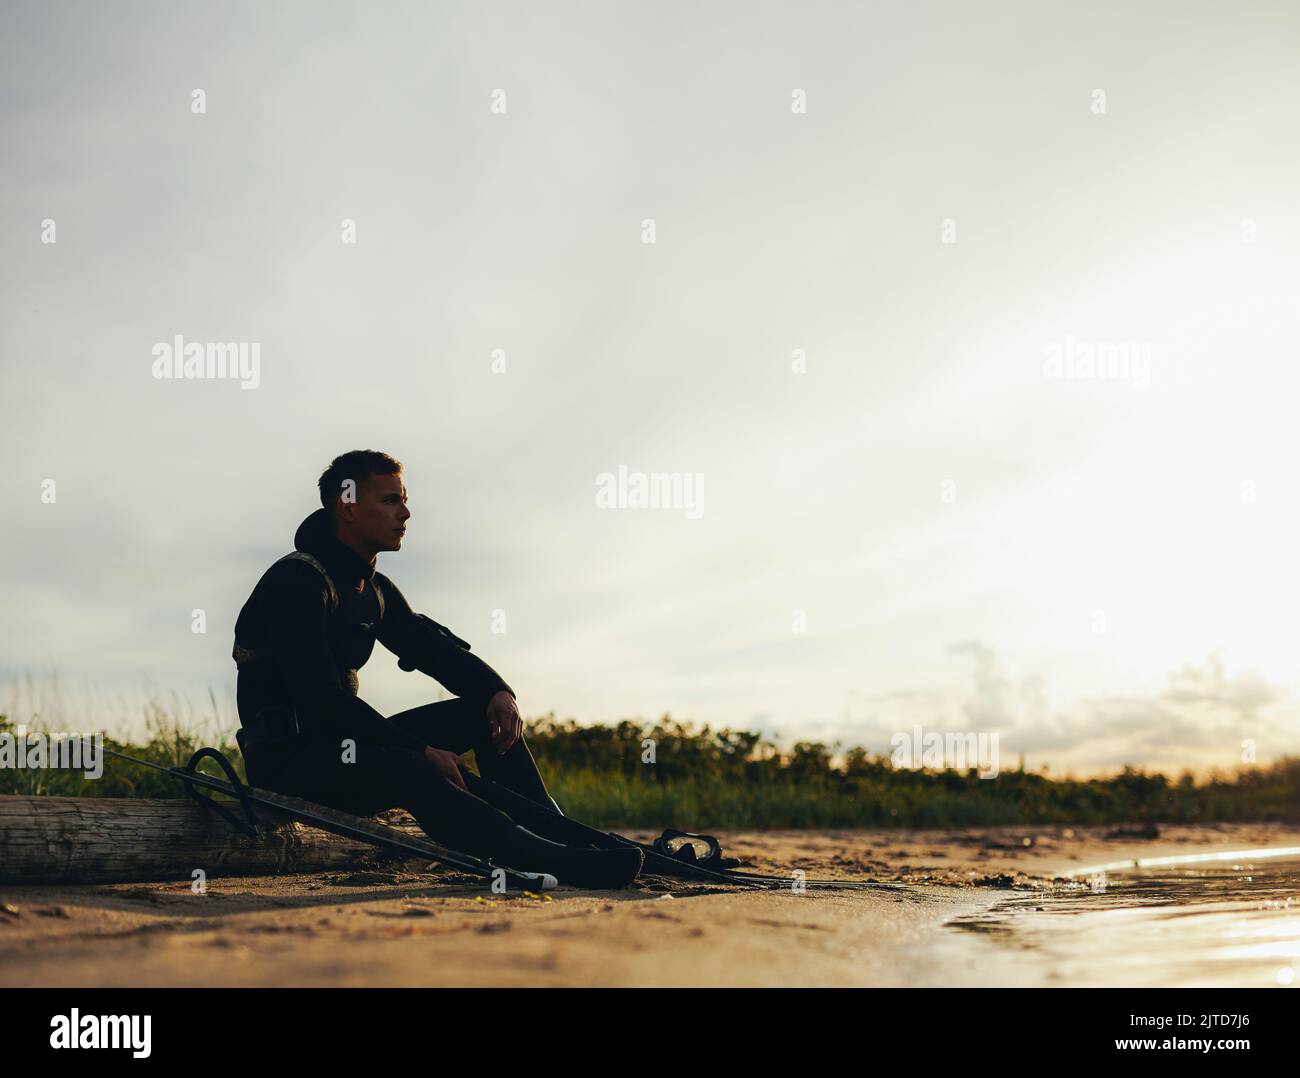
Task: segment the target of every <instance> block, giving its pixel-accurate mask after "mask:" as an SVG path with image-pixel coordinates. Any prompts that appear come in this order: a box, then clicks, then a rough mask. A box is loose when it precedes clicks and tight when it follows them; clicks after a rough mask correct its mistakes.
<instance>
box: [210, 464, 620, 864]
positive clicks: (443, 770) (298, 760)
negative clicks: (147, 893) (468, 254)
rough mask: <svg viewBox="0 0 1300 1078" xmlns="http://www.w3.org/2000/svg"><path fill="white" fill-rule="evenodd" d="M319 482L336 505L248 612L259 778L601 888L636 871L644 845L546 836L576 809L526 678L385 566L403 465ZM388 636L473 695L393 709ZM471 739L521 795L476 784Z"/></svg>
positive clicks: (305, 526) (405, 653)
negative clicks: (383, 706) (531, 714)
mask: <svg viewBox="0 0 1300 1078" xmlns="http://www.w3.org/2000/svg"><path fill="white" fill-rule="evenodd" d="M319 487H320V496H321V504H322V506H323V508H321V509H318V510H316V511H315V512H314V513H312V514H311V515H310V516H308V517H307V518H306V519H305V520H304V521H303V522H302V524H301V525H299V527H298V531H297V534H296V535H295V536H294V547H295V550H294V551H293V553H291V554H288V555H286V556H285V557H283V558H281V559H280V560H279V561H277V562H276V563H275V564H274V565H272V566H271V568H270V569H268V570H267V571H266V573H265V574H263V576H262V579H261V580H260V581H259V582H258V584H257V586H256V587H255V588H254V589H253V593H252V595H250V596H249V598H248V601H247V602H246V603H245V604H244V607H243V609H242V610H241V611H240V614H239V618H238V620H237V621H236V623H235V648H234V658H235V662H236V664H237V665H238V668H239V682H238V696H237V699H238V706H239V719H240V725H241V726H242V729H241V730H240V731H239V733H238V734H237V739H238V741H239V746H240V749H241V750H242V751H243V753H244V759H245V763H246V765H247V769H248V777H249V782H250V783H252V785H254V786H261V787H264V788H267V789H271V790H277V791H279V792H281V793H285V794H290V795H293V796H295V797H301V798H304V799H305V800H308V801H315V802H318V803H320V804H324V805H331V806H333V807H335V808H338V809H340V810H342V811H345V812H351V813H355V814H357V815H363V816H368V815H372V814H373V813H375V812H378V811H380V810H382V809H386V808H393V807H401V808H405V809H408V810H409V811H410V812H411V813H412V814H413V815H414V816H415V818H416V820H417V821H418V822H419V824H420V826H421V827H422V828H423V829H424V830H425V831H426V832H427V833H428V834H429V835H430V836H432V837H433V838H435V839H437V840H438V841H440V842H443V843H445V844H446V845H448V846H453V847H455V848H457V849H460V850H463V851H466V852H469V853H474V854H478V855H479V856H484V857H491V858H493V859H495V860H496V861H497V862H498V863H500V864H503V865H507V866H509V867H511V868H518V869H525V870H531V871H547V872H552V873H554V874H555V875H556V876H558V877H559V878H560V879H561V880H562V881H566V882H572V883H577V884H580V885H586V886H620V885H622V884H624V883H627V882H629V881H630V879H631V878H632V877H634V876H635V875H636V872H637V870H638V869H639V868H640V861H641V857H640V853H639V852H638V851H636V850H594V849H585V848H584V849H576V848H570V847H566V846H564V845H561V844H559V843H556V842H552V841H550V840H549V839H548V838H546V837H543V835H542V834H537V833H535V831H541V832H543V834H546V833H549V834H551V835H556V836H562V835H564V834H565V833H566V831H565V829H564V827H563V823H565V822H567V821H565V820H564V817H563V816H560V815H559V814H558V811H559V810H558V808H557V807H556V806H555V803H554V801H553V800H552V799H551V798H550V796H549V795H548V793H547V791H546V784H545V783H544V782H543V781H542V777H541V774H540V773H539V771H538V769H537V764H536V762H535V761H534V760H533V756H532V753H531V752H530V751H529V749H528V745H527V743H526V742H525V740H524V736H523V722H522V720H521V718H520V715H519V709H518V707H517V705H516V703H515V695H514V690H512V689H511V688H510V686H509V685H507V684H506V682H505V680H504V679H503V678H502V677H501V675H500V674H498V673H497V672H496V671H495V670H493V669H492V667H490V666H489V665H488V664H487V663H485V662H484V661H483V660H482V659H480V658H478V657H477V656H476V655H473V654H471V652H470V645H469V644H467V643H466V642H465V641H463V640H461V639H460V638H459V637H457V636H456V635H455V634H453V633H452V632H451V631H450V630H449V629H447V628H445V627H444V626H442V625H439V624H438V623H437V622H434V621H432V620H431V619H429V618H427V617H425V616H424V615H422V614H416V613H414V612H413V611H412V610H411V607H410V604H408V603H407V601H406V599H405V597H404V596H403V595H402V593H401V592H400V591H398V589H397V587H396V585H394V584H393V582H392V581H391V580H389V579H388V577H386V576H385V575H384V574H383V573H380V572H377V571H376V569H375V559H376V555H378V554H379V552H380V551H384V550H390V551H395V550H400V549H401V545H402V538H403V536H404V535H405V532H406V523H407V521H408V520H409V519H410V517H411V513H410V510H409V509H408V508H407V505H406V487H405V484H404V483H403V482H402V466H401V464H400V463H399V462H398V461H396V460H394V459H393V458H392V457H390V456H388V455H387V454H386V453H380V452H377V451H374V450H354V451H352V452H350V453H345V454H343V455H342V456H340V457H337V458H336V459H335V460H334V461H333V463H331V464H330V466H329V467H328V468H327V469H326V470H325V472H324V473H323V474H322V475H321V477H320V482H319ZM376 640H378V641H379V642H380V643H381V644H383V645H384V646H385V647H386V648H388V649H389V650H390V651H392V652H394V653H395V654H396V655H397V656H398V658H399V664H400V665H401V666H402V668H403V669H406V670H412V669H418V670H420V671H422V672H423V673H425V674H428V675H429V676H430V677H432V678H435V679H436V680H437V681H439V682H441V683H442V684H443V685H444V686H446V687H447V688H448V689H449V690H450V691H451V692H453V693H455V694H456V696H457V698H456V699H455V700H446V701H442V702H440V703H434V704H428V705H425V706H423V707H417V708H414V709H412V710H410V711H404V712H402V713H400V714H398V715H393V716H391V717H389V718H386V717H385V716H383V715H381V714H380V713H379V712H378V711H376V710H375V709H374V708H372V707H371V706H370V705H369V704H367V703H366V702H365V701H364V700H362V699H361V698H360V697H359V696H358V695H357V692H358V687H359V682H358V677H357V671H358V669H359V668H360V667H361V666H363V665H364V664H365V662H366V660H367V659H369V658H370V654H371V652H372V651H373V649H374V646H375V641H376ZM470 749H473V750H474V755H475V758H476V760H477V761H478V766H479V770H480V772H481V773H482V776H483V778H485V779H491V780H492V781H493V782H495V783H498V784H499V785H500V786H503V787H506V788H507V789H508V790H509V791H513V794H514V795H515V796H512V797H510V798H509V799H508V801H507V800H503V796H502V795H495V796H494V795H493V794H492V793H491V792H490V790H489V788H488V787H486V786H484V784H482V783H481V782H479V781H477V780H476V778H475V776H474V775H473V774H472V772H470V771H469V770H468V769H467V768H466V767H465V765H464V764H463V762H462V761H461V759H460V756H461V754H463V753H466V752H468V751H469V750H470ZM471 790H474V791H477V792H478V793H480V794H483V795H484V796H482V797H480V796H476V793H475V792H471ZM485 797H493V799H494V800H497V801H498V802H501V803H503V804H509V806H510V808H511V812H512V814H513V816H514V817H515V819H512V818H511V816H507V815H506V814H505V813H504V812H503V811H501V808H499V807H496V806H495V805H493V804H491V803H489V802H488V800H485V799H484V798H485ZM520 822H527V823H528V825H529V827H531V828H533V829H534V830H525V829H524V828H523V827H521V826H519V823H520Z"/></svg>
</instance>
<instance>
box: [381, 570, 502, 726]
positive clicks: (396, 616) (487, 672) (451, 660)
mask: <svg viewBox="0 0 1300 1078" xmlns="http://www.w3.org/2000/svg"><path fill="white" fill-rule="evenodd" d="M375 576H376V577H377V578H378V579H379V582H380V585H379V586H380V587H381V588H383V589H384V616H383V619H382V620H381V621H380V623H379V642H380V643H381V644H383V645H384V647H386V648H387V649H388V650H389V651H391V652H392V653H393V654H394V655H396V656H397V657H398V659H399V660H401V663H400V665H401V666H402V668H403V669H405V670H411V669H415V670H419V671H420V672H421V673H423V674H428V675H429V677H431V678H433V679H434V680H435V681H438V682H441V683H442V684H443V685H444V686H445V687H446V688H447V689H448V690H449V691H451V692H452V693H454V694H455V695H456V696H459V697H461V698H462V699H466V700H473V701H475V702H478V703H481V705H482V707H483V708H484V710H486V709H487V705H488V701H489V700H491V699H492V697H493V696H495V695H496V694H497V693H499V692H508V693H509V694H510V695H511V696H514V694H515V691H514V689H512V688H511V687H510V686H509V685H507V684H506V682H505V679H504V678H503V677H502V676H501V675H500V674H498V673H497V672H496V671H495V670H493V669H492V667H490V666H488V664H487V663H485V662H484V661H483V660H482V659H480V658H479V657H478V656H477V655H471V654H470V651H469V645H468V644H467V643H465V641H463V640H461V639H459V637H457V636H455V635H454V634H453V633H452V632H451V631H450V630H449V629H446V628H444V627H443V626H441V625H439V624H438V623H437V622H435V621H433V620H431V619H430V618H427V617H425V616H424V615H423V614H417V613H415V612H414V611H413V610H412V609H411V604H410V603H408V602H407V601H406V597H405V596H404V595H403V594H402V593H401V592H400V591H399V590H398V589H397V585H396V584H394V583H393V582H392V581H391V580H389V579H388V578H387V577H386V576H383V575H382V574H379V573H376V574H375Z"/></svg>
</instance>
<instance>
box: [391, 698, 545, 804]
mask: <svg viewBox="0 0 1300 1078" xmlns="http://www.w3.org/2000/svg"><path fill="white" fill-rule="evenodd" d="M389 721H390V722H394V723H396V724H397V725H398V726H400V727H402V729H404V730H407V731H409V732H410V733H413V734H414V735H415V736H416V737H418V738H421V739H422V740H423V741H424V742H425V743H426V744H428V745H432V746H433V747H434V748H435V749H446V750H447V751H448V752H454V753H456V754H457V755H459V754H461V753H465V752H469V750H470V749H473V750H474V758H475V759H476V760H477V761H478V769H479V774H481V775H482V776H483V777H484V778H485V779H491V780H492V781H493V782H495V783H498V784H499V785H501V786H505V787H506V788H507V789H510V790H514V792H515V793H517V794H522V795H523V796H524V797H526V798H528V799H529V800H530V801H535V802H536V803H537V804H539V805H542V806H544V807H545V808H548V809H549V808H550V807H551V806H552V805H553V804H554V802H553V801H552V800H551V797H550V794H548V793H547V791H546V783H545V782H543V781H542V773H541V772H540V771H539V770H538V768H537V761H536V760H534V759H533V754H532V752H531V751H530V750H529V748H528V744H527V742H525V740H524V738H523V735H522V734H521V735H520V737H519V740H518V741H516V742H515V743H514V744H513V745H512V746H511V747H510V751H508V752H505V753H498V752H497V750H496V746H495V745H493V744H492V739H491V737H490V736H489V734H488V727H487V715H486V713H481V712H480V709H479V707H478V706H477V705H473V704H471V703H470V702H469V701H468V700H463V699H456V700H440V701H439V702H438V703H436V704H425V705H424V706H423V707H416V708H412V709H411V710H410V711H403V712H401V713H400V714H397V715H390V716H389Z"/></svg>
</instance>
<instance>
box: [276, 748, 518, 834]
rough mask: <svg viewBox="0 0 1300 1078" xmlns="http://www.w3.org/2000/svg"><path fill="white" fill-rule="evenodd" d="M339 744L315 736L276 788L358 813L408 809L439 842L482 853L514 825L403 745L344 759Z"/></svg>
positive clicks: (360, 752)
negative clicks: (350, 761)
mask: <svg viewBox="0 0 1300 1078" xmlns="http://www.w3.org/2000/svg"><path fill="white" fill-rule="evenodd" d="M341 757H342V751H341V749H340V747H339V745H338V743H337V742H336V741H335V740H334V739H333V738H330V737H318V738H315V739H313V740H312V741H311V742H310V743H309V744H308V745H307V746H306V747H305V748H304V749H303V750H302V751H301V752H299V753H297V754H296V755H295V756H293V757H292V758H291V759H290V760H289V761H288V762H287V763H286V764H285V765H284V767H283V768H281V769H280V770H279V772H278V773H276V774H275V775H274V776H273V777H272V779H271V780H270V782H269V783H268V787H269V788H270V789H272V790H276V791H279V792H280V793H283V794H288V795H289V796H291V797H301V798H302V799H303V800H305V801H314V802H316V803H317V804H320V805H328V806H330V807H331V808H336V809H338V810H339V811H340V812H350V813H352V814H353V815H354V816H373V815H374V814H375V813H376V812H381V811H383V810H384V809H389V808H404V809H406V810H407V811H408V812H410V813H411V815H412V816H414V817H415V820H416V822H417V823H418V824H419V825H420V828H421V829H422V830H423V831H424V832H425V833H426V834H427V835H428V836H429V837H430V838H432V839H434V840H435V841H436V842H441V843H443V844H445V845H447V846H451V847H453V848H455V849H458V850H464V851H465V852H467V853H477V854H480V855H483V854H484V853H485V852H487V851H490V850H492V849H494V848H495V847H496V846H498V845H499V844H500V840H501V837H502V835H503V833H504V832H505V831H507V830H508V829H509V828H511V827H512V826H513V824H514V821H512V820H511V819H510V818H509V817H508V816H507V815H506V814H505V813H503V812H501V811H500V810H499V809H497V808H494V807H493V806H492V805H490V804H488V803H487V802H486V801H483V800H482V799H481V798H478V797H475V796H474V795H472V794H468V793H466V792H465V791H464V790H462V789H460V787H458V786H456V785H455V784H454V783H453V782H451V781H450V780H449V779H447V778H446V777H444V776H443V774H442V772H440V771H439V770H438V769H437V768H436V767H434V765H433V764H432V763H430V762H429V761H428V760H421V759H420V758H419V757H417V756H416V755H415V754H413V753H409V752H406V751H404V750H401V749H387V748H372V747H369V746H366V745H364V744H363V745H358V746H357V754H356V761H355V762H354V763H344V762H343V760H342V759H341Z"/></svg>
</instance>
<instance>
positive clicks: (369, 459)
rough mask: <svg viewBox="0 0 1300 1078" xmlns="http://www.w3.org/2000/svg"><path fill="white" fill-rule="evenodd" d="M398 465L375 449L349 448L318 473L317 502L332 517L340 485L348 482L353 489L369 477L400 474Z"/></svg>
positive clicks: (392, 458) (341, 487) (394, 458)
mask: <svg viewBox="0 0 1300 1078" xmlns="http://www.w3.org/2000/svg"><path fill="white" fill-rule="evenodd" d="M401 474H402V462H401V461H400V460H398V459H397V458H396V457H390V456H389V455H388V454H387V453H381V452H379V450H377V449H353V450H351V451H349V452H347V453H344V454H342V455H341V456H337V457H335V458H334V459H333V460H332V461H330V466H329V467H328V468H326V469H325V470H324V471H323V472H321V473H320V479H319V481H318V482H317V484H316V485H317V486H318V487H320V503H321V505H323V506H324V507H325V509H326V510H327V511H328V512H329V514H330V516H333V515H334V506H335V505H336V504H337V502H338V499H339V495H340V494H342V493H343V483H344V481H345V480H348V479H351V480H352V482H353V483H354V484H356V486H358V487H359V486H361V481H362V480H363V479H365V478H366V477H367V476H370V475H401Z"/></svg>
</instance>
